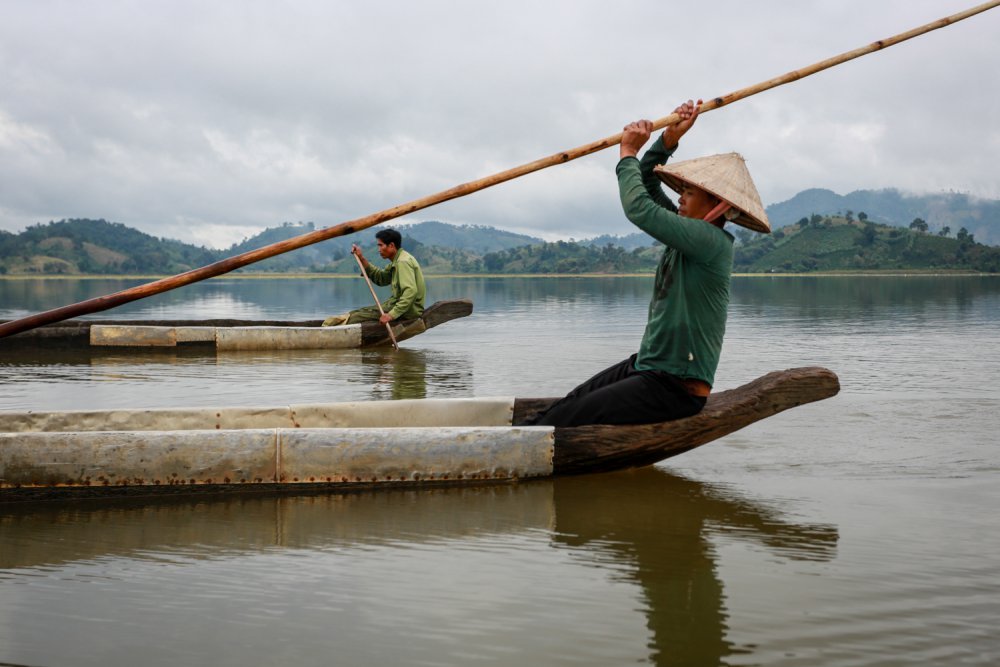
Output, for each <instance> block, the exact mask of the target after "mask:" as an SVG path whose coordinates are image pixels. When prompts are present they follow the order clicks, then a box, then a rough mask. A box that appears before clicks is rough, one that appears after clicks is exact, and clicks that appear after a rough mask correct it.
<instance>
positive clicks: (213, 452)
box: [0, 367, 840, 502]
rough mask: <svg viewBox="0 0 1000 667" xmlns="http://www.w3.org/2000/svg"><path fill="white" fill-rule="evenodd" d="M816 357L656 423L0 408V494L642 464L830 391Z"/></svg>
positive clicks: (412, 403)
mask: <svg viewBox="0 0 1000 667" xmlns="http://www.w3.org/2000/svg"><path fill="white" fill-rule="evenodd" d="M839 389H840V384H839V380H838V378H837V376H836V374H834V373H833V372H832V371H830V370H827V369H825V368H820V367H808V368H794V369H789V370H785V371H776V372H773V373H769V374H767V375H764V376H763V377H760V378H758V379H756V380H753V381H752V382H749V383H747V384H745V385H743V386H741V387H738V388H736V389H730V390H728V391H720V392H717V393H714V394H712V396H711V397H710V398H709V400H708V403H707V404H706V406H705V409H704V410H703V411H702V412H701V413H699V414H698V415H695V416H693V417H689V418H687V419H681V420H677V421H673V422H666V423H662V424H645V425H630V426H604V425H598V426H580V427H573V428H553V427H550V426H525V425H524V424H525V422H526V420H528V419H529V418H530V417H531V416H533V415H535V414H536V413H537V412H538V411H539V410H542V409H544V408H545V407H547V406H548V405H549V404H551V403H552V402H553V401H554V400H556V399H551V398H545V399H504V398H473V399H414V400H399V401H371V402H357V403H331V404H320V405H291V406H281V407H262V408H218V409H206V408H193V409H185V408H171V409H157V410H98V411H72V412H27V413H0V502H13V501H25V500H42V499H58V498H60V497H62V498H79V497H115V496H127V495H135V496H142V495H152V494H193V493H202V492H238V491H251V490H252V491H281V492H289V491H290V492H324V491H325V492H341V491H349V490H360V489H371V488H396V487H415V486H422V487H433V486H436V485H455V484H483V483H495V482H511V481H517V480H523V479H531V478H541V477H552V476H557V475H577V474H584V473H591V472H603V471H611V470H618V469H624V468H633V467H639V466H645V465H650V464H652V463H656V462H657V461H660V460H662V459H665V458H668V457H671V456H676V455H677V454H681V453H683V452H686V451H688V450H691V449H694V448H695V447H698V446H700V445H703V444H705V443H708V442H711V441H713V440H716V439H718V438H720V437H722V436H724V435H727V434H729V433H732V432H734V431H737V430H739V429H741V428H743V427H744V426H747V425H749V424H752V423H753V422H756V421H759V420H761V419H764V418H766V417H770V416H772V415H774V414H777V413H779V412H782V411H784V410H787V409H789V408H792V407H795V406H798V405H802V404H804V403H810V402H813V401H818V400H822V399H824V398H828V397H830V396H833V395H835V394H836V393H837V392H838V391H839Z"/></svg>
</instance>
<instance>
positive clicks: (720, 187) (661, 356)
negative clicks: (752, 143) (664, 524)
mask: <svg viewBox="0 0 1000 667" xmlns="http://www.w3.org/2000/svg"><path fill="white" fill-rule="evenodd" d="M698 104H701V100H698ZM675 113H677V114H678V115H679V116H680V118H681V120H680V122H678V123H676V124H674V125H669V126H667V128H666V129H665V130H664V131H663V134H662V135H660V137H658V138H657V139H656V141H655V142H654V143H653V145H652V146H651V147H650V148H649V150H648V151H646V153H645V154H644V155H643V157H642V160H641V161H640V160H639V159H637V158H636V156H637V155H638V153H639V150H640V149H641V148H642V147H643V145H644V144H645V143H646V141H647V140H648V139H649V135H650V133H651V131H652V125H653V124H652V123H651V122H650V121H648V120H639V121H635V122H634V123H629V124H628V125H626V126H625V130H624V132H623V134H622V141H621V159H620V161H619V162H618V167H617V169H616V171H617V174H618V189H619V194H620V196H621V201H622V207H623V209H624V211H625V216H626V217H627V218H628V219H629V220H630V221H631V222H632V223H633V224H634V225H636V226H637V227H639V229H641V230H643V231H644V232H646V233H647V234H649V235H650V236H652V237H653V238H655V239H656V240H658V241H660V242H662V243H663V244H664V245H665V246H666V248H665V249H664V251H663V256H662V257H661V259H660V264H659V267H658V268H657V270H656V281H655V283H654V288H653V298H652V300H651V301H650V304H649V316H648V319H647V321H646V331H645V333H643V336H642V343H641V344H640V346H639V351H638V352H637V353H636V354H633V355H632V356H630V357H629V358H628V359H626V360H624V361H622V362H621V363H618V364H615V365H614V366H611V367H610V368H607V369H605V370H604V371H602V372H600V373H598V374H597V375H595V376H594V377H592V378H590V379H589V380H587V381H586V382H584V383H583V384H581V385H580V386H578V387H577V388H576V389H574V390H573V391H571V392H570V393H569V394H567V395H566V397H565V398H563V399H561V400H559V401H557V402H556V403H555V404H553V405H552V407H551V408H549V409H548V410H547V411H546V412H545V413H544V414H542V415H541V416H540V417H538V418H537V419H536V420H535V422H534V423H537V424H548V425H552V426H580V425H583V424H649V423H655V422H663V421H669V420H672V419H680V418H682V417H688V416H691V415H693V414H697V413H698V412H699V411H700V410H701V409H702V408H703V407H704V406H705V402H706V400H707V399H708V396H709V394H710V392H711V390H712V385H713V383H714V382H715V369H716V367H717V366H718V364H719V355H720V353H721V351H722V338H723V335H724V334H725V330H726V312H727V309H728V307H729V279H730V275H731V273H732V268H733V236H732V235H731V234H730V233H729V232H727V231H725V230H724V229H723V227H724V225H725V223H726V221H727V220H731V221H733V222H734V223H736V224H738V225H742V226H744V227H748V228H750V229H754V230H756V231H760V232H764V233H768V232H770V225H769V223H768V221H767V215H766V214H765V213H764V207H763V206H762V205H761V203H760V196H759V195H758V194H757V189H756V188H755V187H754V185H753V181H752V180H751V179H750V174H749V173H748V172H747V169H746V165H745V163H744V161H743V158H742V157H740V156H739V155H737V154H736V153H730V154H727V155H714V156H711V157H708V158H699V159H697V160H688V161H687V162H679V163H676V164H674V165H671V166H666V165H665V164H664V163H665V162H666V161H667V159H668V158H669V157H670V156H671V155H673V153H674V151H675V150H676V149H677V144H678V142H679V141H680V138H681V137H682V136H683V135H684V134H685V133H686V132H687V131H688V130H689V129H691V126H692V125H694V122H695V120H697V118H698V106H697V105H695V104H694V103H693V102H691V100H688V101H687V102H686V103H684V104H682V105H681V106H679V107H678V108H677V109H676V110H675ZM661 180H662V182H664V183H666V184H667V185H668V186H669V187H670V188H672V189H673V190H675V191H677V192H678V193H679V194H680V199H679V200H678V203H679V207H677V206H674V204H673V202H671V201H670V199H669V198H668V197H667V196H666V195H665V194H664V192H663V189H662V187H661V186H660V182H661Z"/></svg>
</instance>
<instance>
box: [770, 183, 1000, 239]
mask: <svg viewBox="0 0 1000 667" xmlns="http://www.w3.org/2000/svg"><path fill="white" fill-rule="evenodd" d="M848 211H850V212H851V213H852V214H853V216H854V217H857V216H858V214H859V213H862V212H863V213H865V214H866V216H867V217H868V219H869V220H871V221H872V222H879V223H883V224H887V225H893V226H896V227H908V226H909V225H910V223H911V222H913V220H914V219H916V218H920V219H921V220H924V221H926V222H927V224H928V226H929V229H930V231H931V232H938V231H940V230H941V229H943V228H945V227H950V228H951V230H952V233H954V232H955V230H958V229H960V228H962V227H965V228H966V229H967V230H968V231H969V233H970V234H973V235H974V236H975V237H976V238H977V239H979V241H980V242H982V243H986V244H988V245H998V244H1000V201H997V200H994V199H977V198H975V197H970V196H969V195H964V194H958V193H941V194H932V195H907V194H904V193H902V192H900V191H899V190H895V189H887V190H856V191H855V192H851V193H849V194H846V195H838V194H837V193H835V192H833V191H832V190H823V189H819V188H814V189H812V190H803V191H802V192H800V193H798V194H797V195H795V196H794V197H792V198H791V199H789V200H787V201H783V202H780V203H777V204H771V205H770V206H768V207H767V216H768V218H769V219H770V220H771V226H772V227H774V228H775V229H777V228H779V227H784V226H785V225H790V224H793V223H795V222H796V221H798V220H799V219H800V218H803V217H806V218H808V217H809V216H811V215H813V214H814V213H815V214H819V215H839V216H845V215H847V212H848Z"/></svg>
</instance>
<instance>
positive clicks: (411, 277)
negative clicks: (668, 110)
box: [365, 248, 427, 320]
mask: <svg viewBox="0 0 1000 667" xmlns="http://www.w3.org/2000/svg"><path fill="white" fill-rule="evenodd" d="M365 273H367V274H368V277H369V278H371V279H372V282H373V283H375V284H376V285H388V284H390V283H391V284H392V296H390V297H389V298H388V299H386V300H385V301H384V302H383V303H382V310H384V311H385V312H387V313H389V315H390V316H391V317H392V319H394V320H398V319H400V317H402V319H404V320H410V319H414V318H416V317H420V316H421V315H423V313H424V297H425V296H427V288H426V287H425V286H424V273H423V271H421V270H420V264H418V263H417V260H416V258H414V256H413V255H411V254H410V253H408V252H406V251H405V250H403V249H402V248H400V249H399V250H398V251H397V252H396V256H395V257H394V258H393V259H392V262H391V263H390V264H389V266H387V267H385V268H384V269H380V268H378V267H377V266H375V265H373V264H368V266H366V267H365Z"/></svg>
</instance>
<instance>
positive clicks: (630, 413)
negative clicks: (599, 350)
mask: <svg viewBox="0 0 1000 667" xmlns="http://www.w3.org/2000/svg"><path fill="white" fill-rule="evenodd" d="M635 357H636V355H634V354H633V355H632V356H631V357H629V358H628V359H626V360H625V361H623V362H621V363H618V364H615V365H614V366H611V367H610V368H607V369H605V370H603V371H601V372H600V373H598V374H597V375H595V376H594V377H592V378H590V379H589V380H587V381H586V382H584V383H583V384H581V385H580V386H579V387H577V388H576V389H574V390H573V391H571V392H570V393H568V394H566V396H565V397H564V398H561V399H560V400H558V401H556V402H555V403H553V404H552V407H550V408H549V409H548V410H546V411H545V412H544V413H542V414H541V415H539V416H538V417H537V418H536V419H535V421H534V423H535V424H538V425H546V426H583V425H584V424H653V423H655V422H665V421H670V420H673V419H681V418H683V417H690V416H691V415H695V414H698V413H699V412H701V409H702V408H703V407H705V400H706V399H704V398H702V397H700V396H692V395H691V394H689V393H688V391H687V388H685V386H684V384H683V383H682V382H681V381H680V379H679V378H677V377H676V376H674V375H671V374H670V373H665V372H663V371H639V370H636V369H635Z"/></svg>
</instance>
